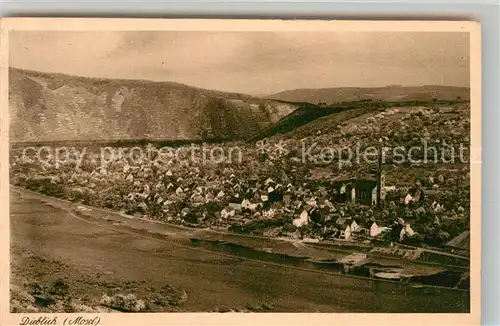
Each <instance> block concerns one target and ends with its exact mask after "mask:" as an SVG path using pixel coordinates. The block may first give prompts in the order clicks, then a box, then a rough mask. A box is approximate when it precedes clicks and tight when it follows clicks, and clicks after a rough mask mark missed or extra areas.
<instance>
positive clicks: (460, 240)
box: [446, 231, 470, 250]
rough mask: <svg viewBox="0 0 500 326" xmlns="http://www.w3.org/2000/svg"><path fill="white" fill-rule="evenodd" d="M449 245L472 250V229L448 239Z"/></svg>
mask: <svg viewBox="0 0 500 326" xmlns="http://www.w3.org/2000/svg"><path fill="white" fill-rule="evenodd" d="M446 246H447V247H452V248H457V249H464V250H470V231H464V232H462V233H460V234H459V235H457V236H456V237H454V238H453V239H451V240H450V241H448V243H446Z"/></svg>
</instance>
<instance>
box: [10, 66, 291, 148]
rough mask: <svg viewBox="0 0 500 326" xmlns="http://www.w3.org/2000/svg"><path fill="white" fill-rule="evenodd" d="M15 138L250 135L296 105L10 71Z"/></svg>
mask: <svg viewBox="0 0 500 326" xmlns="http://www.w3.org/2000/svg"><path fill="white" fill-rule="evenodd" d="M9 83H10V85H9V110H10V119H11V125H10V137H11V140H12V141H38V140H39V141H55V140H112V139H144V138H148V139H166V140H180V139H193V140H195V139H197V140H199V139H205V138H206V139H209V138H245V137H249V136H251V135H253V134H255V133H258V132H260V131H261V130H263V129H265V128H266V127H267V126H269V125H270V124H271V123H274V122H276V121H278V120H279V119H281V118H282V117H284V116H285V115H287V114H289V113H291V112H293V111H294V110H295V109H297V108H298V105H295V104H289V103H282V102H279V101H273V100H263V99H260V98H255V97H251V96H249V95H244V94H234V93H225V92H219V91H212V90H206V89H200V88H195V87H190V86H187V85H182V84H177V83H171V82H151V81H138V80H115V79H94V78H83V77H76V76H67V75H62V74H49V73H39V72H33V71H25V70H19V69H13V68H11V69H10V70H9Z"/></svg>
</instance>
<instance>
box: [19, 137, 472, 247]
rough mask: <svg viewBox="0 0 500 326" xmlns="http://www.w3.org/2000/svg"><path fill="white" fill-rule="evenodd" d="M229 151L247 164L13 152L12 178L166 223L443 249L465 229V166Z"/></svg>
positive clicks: (307, 238)
mask: <svg viewBox="0 0 500 326" xmlns="http://www.w3.org/2000/svg"><path fill="white" fill-rule="evenodd" d="M317 137H321V136H320V135H319V133H318V135H317ZM278 141H280V140H278V139H275V140H274V142H275V143H277V142H278ZM148 146H153V145H151V144H149V145H148ZM206 146H208V147H209V148H210V146H221V144H212V145H211V144H207V145H206ZM226 146H233V147H234V146H239V148H241V150H242V154H243V158H244V159H243V160H242V161H241V162H234V161H228V162H222V163H221V162H203V163H200V162H190V161H189V160H185V159H178V160H176V159H175V158H173V159H171V160H169V161H168V162H161V161H159V160H155V159H154V158H153V159H152V160H140V161H138V162H135V163H137V164H134V165H131V164H130V162H127V161H126V160H123V159H120V158H116V159H115V160H109V159H108V160H106V162H105V164H103V162H100V163H99V165H96V162H99V152H98V151H97V150H95V151H94V152H92V153H87V154H88V155H87V157H86V158H85V159H84V161H83V163H82V165H81V166H80V167H79V168H77V169H75V168H74V166H71V165H69V164H68V165H61V166H57V167H56V166H54V165H46V164H37V163H36V162H35V161H30V162H26V161H23V157H22V150H21V149H17V150H16V149H14V150H13V151H12V152H11V153H12V154H11V175H12V178H11V182H12V184H14V185H17V186H21V187H25V188H27V189H30V190H33V191H37V192H41V193H44V194H46V195H50V196H56V197H60V198H65V199H68V200H71V201H74V202H77V203H82V204H85V205H90V206H95V207H102V208H107V209H112V210H115V211H119V212H122V213H123V214H129V215H135V216H139V217H144V218H150V219H155V220H158V221H163V222H167V223H175V224H180V225H185V226H190V227H195V228H211V229H215V230H222V231H230V232H239V233H247V234H252V235H259V236H269V237H284V238H292V239H296V240H302V241H312V242H338V243H359V244H361V243H363V244H370V243H377V245H381V244H386V245H394V244H398V243H400V244H408V245H414V246H424V247H425V246H427V247H446V244H447V243H448V242H450V241H451V240H453V239H454V238H455V237H458V236H461V237H464V234H465V233H467V232H468V229H469V203H470V200H469V196H470V190H469V186H468V178H467V175H468V170H469V166H468V165H467V164H458V165H456V164H455V165H452V166H451V167H449V166H448V165H443V166H432V167H431V168H429V167H426V166H418V165H417V166H411V165H410V166H397V165H395V164H385V165H382V164H380V162H378V163H376V164H364V165H362V166H360V165H358V166H352V165H350V166H347V167H343V168H341V169H339V167H338V166H337V167H334V168H332V167H329V166H326V167H325V165H324V164H323V165H318V164H314V163H311V162H305V163H304V162H302V161H300V160H299V159H298V158H297V157H295V156H293V153H292V154H291V153H290V152H286V153H280V152H279V151H278V150H270V151H267V152H263V151H262V148H259V147H258V146H255V145H254V144H248V143H244V142H239V143H230V144H227V145H226ZM269 148H271V149H272V148H275V147H273V146H270V147H269ZM325 170H326V171H327V173H326V174H325V173H323V172H324V171H325ZM408 171H411V173H409V172H408ZM401 173H403V174H404V175H405V178H406V180H403V178H402V177H401V175H402V174H401ZM398 183H399V184H398ZM455 249H457V248H455ZM458 249H459V250H462V249H465V250H467V248H458Z"/></svg>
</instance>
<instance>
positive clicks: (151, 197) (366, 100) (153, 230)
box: [0, 18, 481, 325]
mask: <svg viewBox="0 0 500 326" xmlns="http://www.w3.org/2000/svg"><path fill="white" fill-rule="evenodd" d="M1 27H2V35H1V42H2V43H1V53H0V55H1V60H2V61H1V80H0V85H1V94H0V99H1V107H2V110H1V119H2V120H1V121H2V123H1V127H2V128H1V151H0V152H1V157H2V159H1V162H0V164H1V165H0V166H1V168H0V170H1V173H2V175H1V179H0V181H1V182H0V184H1V196H2V199H1V200H2V205H1V206H2V212H1V216H2V217H1V225H2V230H1V232H2V237H1V238H2V240H1V241H2V243H1V244H0V247H1V255H0V257H1V259H0V261H1V266H0V270H1V271H2V273H1V274H2V276H1V277H2V278H1V279H0V282H1V288H0V290H1V297H2V299H1V300H2V301H1V302H0V307H2V311H1V315H2V319H1V321H0V323H2V324H3V325H99V324H102V325H105V324H113V325H132V324H141V325H148V324H150V325H160V324H179V325H180V324H204V323H211V324H228V323H230V324H242V323H243V324H254V323H261V324H287V325H295V324H311V323H316V324H317V323H321V324H326V323H328V324H345V325H353V324H365V325H368V324H380V325H389V324H401V323H404V324H413V323H415V324H423V323H427V324H429V325H466V324H467V325H476V324H479V323H480V308H481V303H480V297H481V293H480V291H481V279H480V272H481V271H480V266H481V180H480V178H481V83H480V79H481V72H480V69H481V62H480V57H481V43H480V42H481V40H480V36H481V35H480V25H479V24H478V23H475V22H465V21H455V22H444V21H443V22H436V21H434V22H424V21H413V22H409V21H408V22H402V21H401V22H398V21H391V22H389V21H385V22H384V21H319V20H310V21H300V20H299V21H294V20H289V21H286V20H231V19H226V20H208V19H205V20H195V19H172V20H169V19H157V20H152V19H90V18H88V19H87V18H79V19H63V18H51V19H49V18H47V19H44V18H13V19H4V20H2V21H1ZM124 313H128V314H127V315H124ZM200 313H210V314H200ZM245 313H247V314H245ZM278 313H286V314H278ZM290 313H294V314H290ZM346 313H349V314H346Z"/></svg>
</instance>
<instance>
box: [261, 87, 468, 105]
mask: <svg viewBox="0 0 500 326" xmlns="http://www.w3.org/2000/svg"><path fill="white" fill-rule="evenodd" d="M266 98H268V99H273V100H282V101H290V102H309V103H314V104H317V103H326V104H327V105H331V104H335V103H339V102H353V101H360V100H374V101H385V102H393V101H431V100H433V99H438V100H448V101H453V100H456V99H457V98H460V99H461V100H469V99H470V89H469V88H467V87H452V86H434V85H425V86H418V87H403V86H386V87H376V88H358V87H339V88H318V89H293V90H287V91H284V92H280V93H277V94H273V95H269V96H267V97H266Z"/></svg>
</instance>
